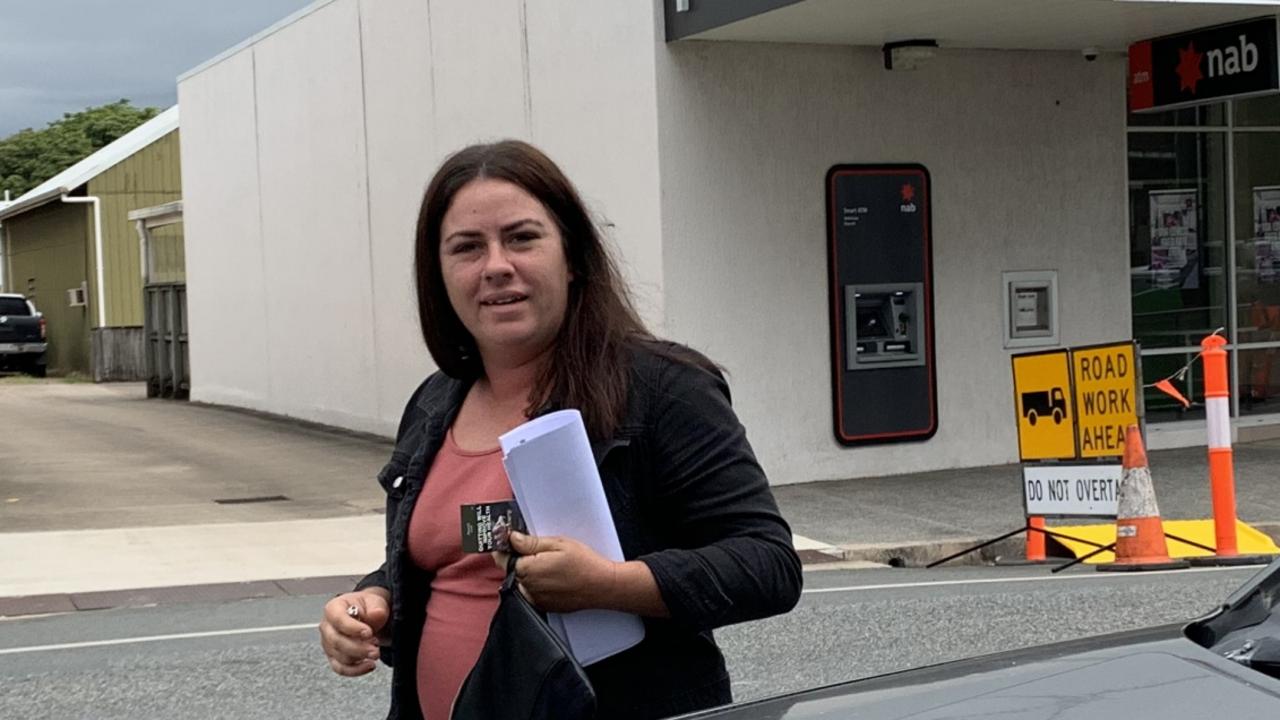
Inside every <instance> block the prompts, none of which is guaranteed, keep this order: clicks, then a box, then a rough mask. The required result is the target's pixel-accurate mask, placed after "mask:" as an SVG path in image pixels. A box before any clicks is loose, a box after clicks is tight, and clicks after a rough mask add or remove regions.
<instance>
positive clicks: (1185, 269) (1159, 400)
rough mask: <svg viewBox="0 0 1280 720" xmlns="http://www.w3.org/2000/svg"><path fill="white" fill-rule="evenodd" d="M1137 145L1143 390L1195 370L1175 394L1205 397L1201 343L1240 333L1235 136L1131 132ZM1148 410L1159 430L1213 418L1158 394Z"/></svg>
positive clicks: (1132, 244) (1134, 242)
mask: <svg viewBox="0 0 1280 720" xmlns="http://www.w3.org/2000/svg"><path fill="white" fill-rule="evenodd" d="M1128 139H1129V143H1128V145H1129V147H1128V153H1129V258H1130V259H1129V268H1130V272H1129V279H1130V289H1131V298H1132V309H1133V334H1134V338H1135V339H1136V340H1137V341H1138V342H1139V343H1140V344H1141V350H1142V377H1143V381H1144V382H1145V383H1148V384H1149V383H1152V382H1155V381H1156V380H1159V379H1161V378H1165V377H1168V376H1170V375H1172V374H1174V373H1176V372H1177V371H1178V370H1179V369H1180V368H1182V367H1184V366H1186V365H1188V364H1189V363H1190V365H1191V367H1190V369H1189V371H1188V373H1187V375H1185V376H1184V377H1183V378H1182V379H1180V380H1178V381H1176V382H1175V384H1176V385H1178V386H1179V387H1180V389H1181V390H1182V391H1183V393H1184V394H1186V395H1187V396H1188V397H1198V396H1200V395H1202V393H1203V388H1202V387H1200V367H1199V365H1198V364H1197V363H1192V362H1191V361H1192V359H1193V358H1195V356H1196V353H1198V352H1199V351H1200V340H1201V339H1203V338H1204V337H1205V336H1206V335H1209V334H1211V333H1213V332H1214V331H1215V330H1217V329H1219V328H1223V329H1227V328H1228V326H1229V325H1230V315H1231V312H1230V307H1231V303H1230V297H1231V288H1230V279H1229V277H1228V275H1229V272H1228V268H1230V267H1231V265H1230V263H1229V262H1228V253H1227V243H1226V238H1227V237H1228V233H1227V227H1228V226H1227V219H1228V212H1227V184H1226V178H1227V151H1226V150H1227V134H1226V132H1224V131H1222V130H1193V129H1191V128H1179V129H1178V130H1176V131H1169V130H1165V131H1162V132H1161V131H1152V132H1146V131H1138V130H1131V131H1130V132H1129V135H1128ZM1278 209H1280V204H1278ZM1278 287H1280V286H1278ZM1228 337H1229V336H1228ZM1144 401H1145V403H1146V411H1147V419H1148V420H1149V421H1151V422H1160V421H1165V420H1178V419H1184V418H1190V417H1203V416H1204V413H1203V409H1202V408H1200V407H1197V408H1195V409H1193V410H1191V411H1186V410H1184V409H1183V408H1182V405H1181V404H1179V403H1178V402H1176V401H1175V400H1173V398H1171V397H1169V396H1168V395H1165V394H1164V393H1162V392H1160V391H1158V390H1154V389H1149V390H1147V391H1146V393H1145V395H1144ZM1278 402H1280V399H1278Z"/></svg>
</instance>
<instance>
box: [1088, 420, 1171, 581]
mask: <svg viewBox="0 0 1280 720" xmlns="http://www.w3.org/2000/svg"><path fill="white" fill-rule="evenodd" d="M1117 498H1118V506H1117V508H1116V561H1115V562H1113V563H1108V564H1104V565H1098V566H1097V568H1098V569H1099V570H1171V569H1177V568H1184V567H1189V566H1190V564H1189V563H1188V562H1187V561H1186V560H1174V559H1172V558H1170V557H1169V546H1168V545H1167V544H1166V543H1165V541H1164V525H1163V524H1162V523H1161V522H1160V508H1159V507H1157V506H1156V492H1155V489H1154V488H1153V487H1152V486H1151V469H1150V468H1148V467H1147V451H1146V450H1145V449H1144V448H1143V447H1142V433H1140V432H1138V426H1137V425H1130V426H1129V427H1128V429H1127V430H1126V431H1125V437H1124V474H1123V475H1121V477H1120V489H1119V491H1118V492H1117Z"/></svg>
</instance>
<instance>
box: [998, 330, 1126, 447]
mask: <svg viewBox="0 0 1280 720" xmlns="http://www.w3.org/2000/svg"><path fill="white" fill-rule="evenodd" d="M1137 378H1138V368H1137V353H1136V352H1135V351H1134V344H1133V343H1132V342H1127V343H1116V344H1113V345H1094V346H1089V347H1080V348H1073V349H1070V350H1051V351H1048V352H1037V353H1027V354H1023V355H1014V356H1013V395H1014V398H1013V400H1014V406H1015V407H1016V409H1017V413H1018V456H1019V457H1020V458H1022V460H1023V462H1027V461H1031V460H1074V459H1089V458H1105V457H1118V456H1120V455H1123V454H1124V431H1125V428H1126V427H1128V426H1129V425H1130V424H1131V423H1136V422H1138V413H1137V403H1138V397H1137V385H1138V380H1137Z"/></svg>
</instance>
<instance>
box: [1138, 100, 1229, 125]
mask: <svg viewBox="0 0 1280 720" xmlns="http://www.w3.org/2000/svg"><path fill="white" fill-rule="evenodd" d="M1226 124H1227V115H1226V105H1224V104H1223V103H1217V104H1215V105H1201V106H1199V107H1189V108H1181V109H1179V110H1165V111H1164V112H1153V113H1130V114H1129V126H1130V127H1222V126H1224V125H1226Z"/></svg>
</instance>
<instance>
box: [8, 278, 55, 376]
mask: <svg viewBox="0 0 1280 720" xmlns="http://www.w3.org/2000/svg"><path fill="white" fill-rule="evenodd" d="M47 349H48V343H47V342H46V337H45V322H44V316H43V315H41V314H40V313H39V312H37V311H36V306H35V305H33V304H32V303H31V301H30V300H28V299H26V298H25V297H23V296H21V295H8V294H3V293H0V369H8V370H19V371H22V372H25V373H29V374H31V375H35V376H36V377H44V375H45V350H47Z"/></svg>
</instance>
